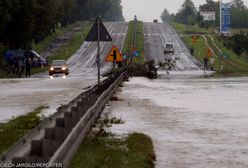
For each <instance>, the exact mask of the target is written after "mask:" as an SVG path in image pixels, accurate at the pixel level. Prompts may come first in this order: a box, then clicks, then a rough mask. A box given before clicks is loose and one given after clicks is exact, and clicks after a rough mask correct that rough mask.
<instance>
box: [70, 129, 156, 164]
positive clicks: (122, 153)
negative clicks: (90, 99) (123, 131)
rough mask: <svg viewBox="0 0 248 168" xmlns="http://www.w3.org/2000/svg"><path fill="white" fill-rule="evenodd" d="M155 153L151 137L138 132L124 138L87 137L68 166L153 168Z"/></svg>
mask: <svg viewBox="0 0 248 168" xmlns="http://www.w3.org/2000/svg"><path fill="white" fill-rule="evenodd" d="M154 160H155V154H154V151H153V144H152V141H151V139H150V138H149V137H148V136H146V135H144V134H140V133H132V134H130V135H128V136H127V137H126V138H122V139H120V138H116V137H114V136H111V135H109V136H107V137H103V136H97V137H87V138H86V139H85V140H84V141H83V143H82V144H81V146H80V148H79V150H78V152H77V153H76V155H75V157H74V159H73V160H72V161H71V163H70V166H69V167H70V168H78V167H84V168H92V167H101V168H113V167H118V168H127V167H128V168H139V167H140V168H141V167H142V168H153V167H154V163H153V162H154Z"/></svg>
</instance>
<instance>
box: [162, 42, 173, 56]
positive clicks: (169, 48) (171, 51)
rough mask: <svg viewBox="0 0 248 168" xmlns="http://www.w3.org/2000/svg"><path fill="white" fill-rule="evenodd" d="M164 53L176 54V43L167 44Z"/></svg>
mask: <svg viewBox="0 0 248 168" xmlns="http://www.w3.org/2000/svg"><path fill="white" fill-rule="evenodd" d="M164 54H174V45H173V44H172V43H166V44H165V46H164Z"/></svg>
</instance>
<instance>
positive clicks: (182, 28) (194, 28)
mask: <svg viewBox="0 0 248 168" xmlns="http://www.w3.org/2000/svg"><path fill="white" fill-rule="evenodd" d="M171 25H172V26H173V27H174V28H175V29H176V31H177V32H179V33H182V34H209V32H210V30H209V29H205V28H200V27H199V26H198V25H190V26H186V25H184V24H180V23H175V22H172V23H171Z"/></svg>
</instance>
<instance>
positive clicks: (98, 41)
mask: <svg viewBox="0 0 248 168" xmlns="http://www.w3.org/2000/svg"><path fill="white" fill-rule="evenodd" d="M100 21H101V20H100V18H99V17H98V18H97V58H96V62H97V81H98V82H97V83H98V85H99V84H100V82H101V79H100V75H101V72H100V36H101V34H100V33H101V32H100Z"/></svg>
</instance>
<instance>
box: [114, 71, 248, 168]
mask: <svg viewBox="0 0 248 168" xmlns="http://www.w3.org/2000/svg"><path fill="white" fill-rule="evenodd" d="M118 97H119V99H120V101H117V102H111V112H112V115H114V116H116V117H120V118H122V120H124V121H125V124H123V125H114V126H113V127H112V128H110V130H111V131H112V132H114V133H128V132H143V133H145V134H147V135H149V136H151V138H152V140H153V143H154V146H155V153H156V156H157V161H156V167H158V168H165V167H168V168H207V167H211V168H222V167H223V168H224V167H225V168H233V167H235V168H236V167H242V168H245V167H248V159H247V154H248V153H247V151H248V141H247V139H248V133H247V130H248V124H247V123H248V113H247V109H248V104H247V99H248V78H222V79H216V78H205V79H204V78H201V77H199V76H197V77H194V76H192V75H191V76H189V75H181V76H180V77H179V76H176V75H175V76H171V77H167V78H163V79H157V80H149V79H146V78H132V79H131V80H130V82H126V83H125V84H124V88H123V89H121V90H120V91H119V93H118Z"/></svg>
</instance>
